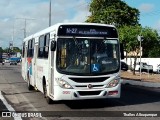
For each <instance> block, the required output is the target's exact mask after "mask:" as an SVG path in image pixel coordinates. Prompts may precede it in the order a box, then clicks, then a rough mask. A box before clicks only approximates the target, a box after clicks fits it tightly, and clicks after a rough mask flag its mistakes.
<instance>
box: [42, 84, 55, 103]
mask: <svg viewBox="0 0 160 120" xmlns="http://www.w3.org/2000/svg"><path fill="white" fill-rule="evenodd" d="M43 91H44V97H45V98H46V101H47V103H48V104H51V103H52V102H53V101H52V99H51V98H49V96H48V95H47V86H46V84H43Z"/></svg>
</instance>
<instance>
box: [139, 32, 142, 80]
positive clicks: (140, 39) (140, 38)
mask: <svg viewBox="0 0 160 120" xmlns="http://www.w3.org/2000/svg"><path fill="white" fill-rule="evenodd" d="M141 34H142V31H141V33H140V35H138V41H140V45H139V46H140V47H139V49H140V71H139V72H140V80H141V78H142V77H141V72H142V68H141V67H142V63H141V56H142V54H141V53H142V45H141V43H142V41H143V36H141Z"/></svg>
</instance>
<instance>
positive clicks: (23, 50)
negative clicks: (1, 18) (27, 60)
mask: <svg viewBox="0 0 160 120" xmlns="http://www.w3.org/2000/svg"><path fill="white" fill-rule="evenodd" d="M24 54H25V42H24V43H23V48H22V57H23V58H24V56H25V55H24Z"/></svg>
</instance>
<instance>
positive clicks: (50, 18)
mask: <svg viewBox="0 0 160 120" xmlns="http://www.w3.org/2000/svg"><path fill="white" fill-rule="evenodd" d="M50 26H51V0H50V2H49V27H50Z"/></svg>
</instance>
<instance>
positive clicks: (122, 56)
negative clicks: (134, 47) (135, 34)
mask: <svg viewBox="0 0 160 120" xmlns="http://www.w3.org/2000/svg"><path fill="white" fill-rule="evenodd" d="M120 53H121V59H124V49H123V44H122V43H120Z"/></svg>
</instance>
